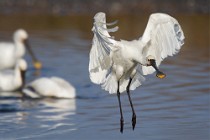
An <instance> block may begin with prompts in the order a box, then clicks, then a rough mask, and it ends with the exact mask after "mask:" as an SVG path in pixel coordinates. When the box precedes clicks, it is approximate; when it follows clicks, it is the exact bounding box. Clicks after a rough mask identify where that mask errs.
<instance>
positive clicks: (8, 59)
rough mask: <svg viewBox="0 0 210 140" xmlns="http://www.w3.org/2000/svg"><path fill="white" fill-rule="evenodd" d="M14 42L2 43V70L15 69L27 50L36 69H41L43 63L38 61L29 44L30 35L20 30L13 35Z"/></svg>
mask: <svg viewBox="0 0 210 140" xmlns="http://www.w3.org/2000/svg"><path fill="white" fill-rule="evenodd" d="M13 40H14V42H0V70H2V69H8V68H13V67H14V66H15V64H16V62H17V60H18V59H20V58H22V57H23V56H24V54H25V48H26V49H27V50H28V52H29V54H30V55H31V57H32V60H33V63H34V67H35V68H36V69H40V68H41V67H42V65H41V63H40V62H39V61H38V60H37V59H36V57H35V55H34V53H33V52H32V50H31V48H30V46H29V43H28V34H27V32H26V31H25V30H23V29H18V30H17V31H15V33H14V35H13Z"/></svg>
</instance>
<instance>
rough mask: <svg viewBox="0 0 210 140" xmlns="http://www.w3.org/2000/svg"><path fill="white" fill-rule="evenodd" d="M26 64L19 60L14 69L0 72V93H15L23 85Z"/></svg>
mask: <svg viewBox="0 0 210 140" xmlns="http://www.w3.org/2000/svg"><path fill="white" fill-rule="evenodd" d="M26 69H27V63H26V61H25V60H24V59H19V60H18V62H17V64H16V66H15V69H6V70H1V71H0V92H2V91H16V90H18V89H19V88H21V87H22V85H24V82H25V80H24V79H25V77H24V76H25V71H26Z"/></svg>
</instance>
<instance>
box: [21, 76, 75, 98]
mask: <svg viewBox="0 0 210 140" xmlns="http://www.w3.org/2000/svg"><path fill="white" fill-rule="evenodd" d="M22 92H23V93H24V95H26V96H27V97H30V98H42V97H54V98H75V97H76V90H75V88H74V87H73V86H72V85H71V84H70V83H69V82H67V81H65V80H64V79H62V78H59V77H50V78H47V77H42V78H38V79H36V80H34V81H32V82H31V83H29V84H27V85H26V86H25V88H24V89H23V90H22Z"/></svg>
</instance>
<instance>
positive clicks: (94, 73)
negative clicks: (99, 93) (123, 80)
mask: <svg viewBox="0 0 210 140" xmlns="http://www.w3.org/2000/svg"><path fill="white" fill-rule="evenodd" d="M113 24H115V22H113V23H108V25H109V26H110V25H113ZM117 30H118V27H114V28H111V29H107V23H106V17H105V13H101V12H100V13H97V14H96V15H95V17H94V25H93V28H92V31H93V33H94V37H93V41H92V48H91V50H90V61H89V74H90V79H91V81H92V82H93V83H96V84H101V83H104V82H105V79H106V75H107V73H108V71H109V69H110V67H111V59H110V52H111V51H113V50H116V49H117V47H115V43H116V41H115V40H114V39H113V38H112V37H111V36H110V35H109V32H115V31H117Z"/></svg>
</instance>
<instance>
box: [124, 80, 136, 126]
mask: <svg viewBox="0 0 210 140" xmlns="http://www.w3.org/2000/svg"><path fill="white" fill-rule="evenodd" d="M131 81H132V78H130V79H129V83H128V85H127V88H126V90H127V93H128V98H129V101H130V105H131V109H132V112H133V115H132V126H133V130H134V128H135V126H136V113H135V111H134V108H133V103H132V100H131V96H130V85H131Z"/></svg>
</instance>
